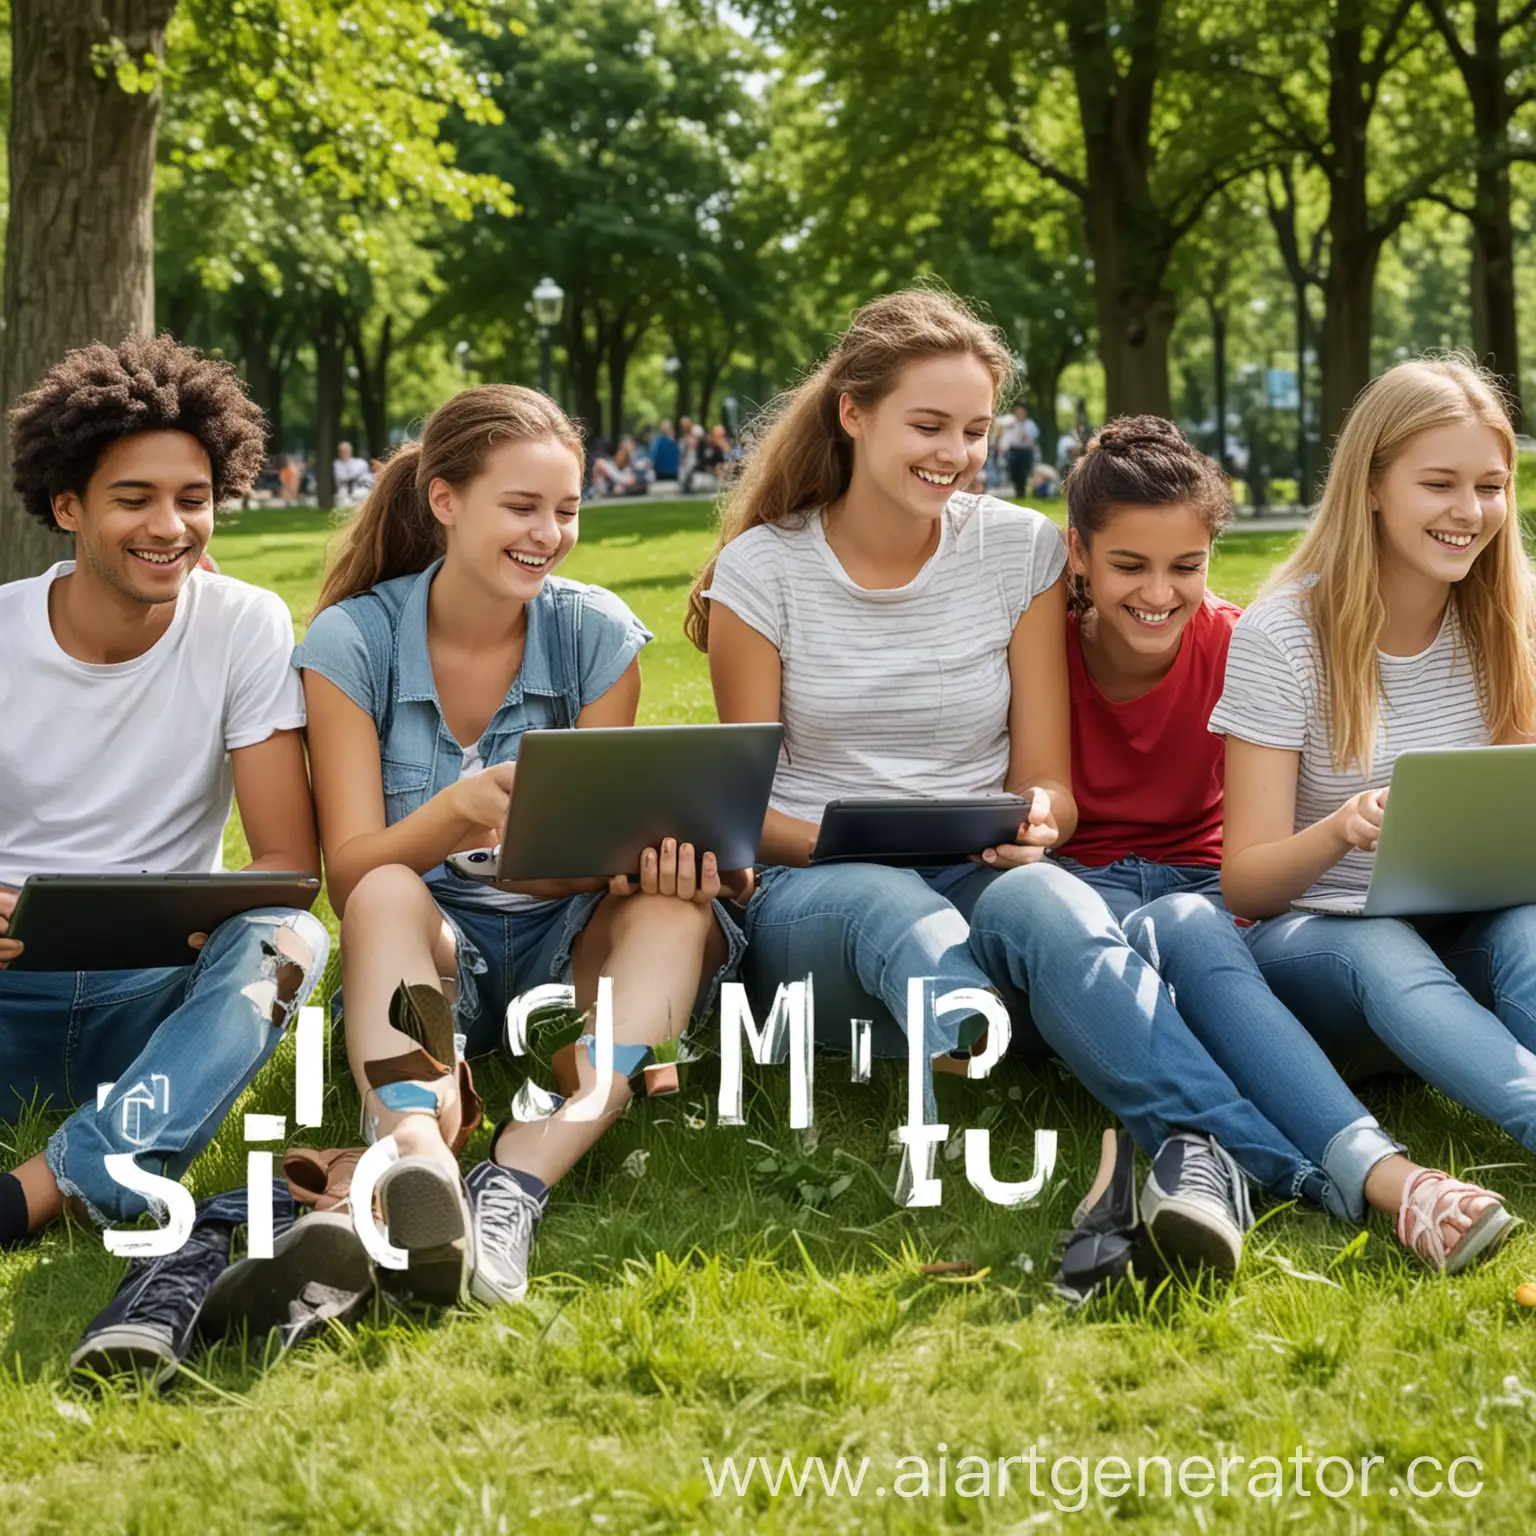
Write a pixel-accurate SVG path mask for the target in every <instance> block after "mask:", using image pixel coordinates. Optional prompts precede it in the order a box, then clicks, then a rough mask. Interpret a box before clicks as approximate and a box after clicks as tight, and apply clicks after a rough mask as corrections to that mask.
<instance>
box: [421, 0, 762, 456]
mask: <svg viewBox="0 0 1536 1536" xmlns="http://www.w3.org/2000/svg"><path fill="white" fill-rule="evenodd" d="M476 47H477V51H478V53H479V55H480V57H481V59H482V60H483V62H484V67H485V69H486V70H487V71H488V72H489V74H490V76H491V78H493V80H494V81H495V83H494V85H493V86H492V88H491V95H492V99H493V100H494V101H495V102H496V103H497V104H498V106H499V107H500V108H501V110H502V111H503V112H504V113H505V114H506V118H507V121H508V123H509V125H511V127H512V131H503V130H500V129H494V128H488V127H477V126H475V125H474V124H469V125H467V126H466V127H465V128H464V130H463V132H462V135H461V159H462V163H463V164H464V165H465V166H466V167H472V168H474V169H475V170H477V171H479V172H480V173H482V174H486V175H494V176H497V177H499V178H501V179H503V180H505V181H507V182H510V183H511V184H512V185H514V186H515V187H516V188H517V190H518V198H519V200H520V202H521V203H522V205H523V207H524V210H525V212H524V214H523V215H522V216H521V217H519V218H517V219H514V220H507V219H506V218H504V217H499V216H491V215H487V214H484V213H482V214H480V215H477V216H476V217H475V218H474V219H473V220H472V221H471V222H470V223H469V224H467V225H466V226H465V227H464V228H463V229H461V230H458V231H453V232H450V233H449V234H448V235H447V236H446V237H445V239H444V249H445V252H446V258H445V264H444V269H443V275H444V279H445V288H444V292H443V295H442V298H441V300H440V302H439V304H438V305H437V307H436V310H435V315H436V317H437V318H438V319H440V320H442V321H444V322H453V323H458V324H463V325H467V326H473V327H477V328H486V327H489V328H491V330H492V333H493V334H494V333H495V331H497V330H500V331H502V332H503V334H504V333H505V331H506V330H507V328H508V326H509V323H510V324H511V325H512V326H513V327H515V328H520V327H521V326H522V325H523V324H524V322H523V321H522V320H521V315H522V313H523V311H524V308H525V305H526V304H527V296H528V294H529V293H530V292H531V291H532V289H533V287H534V285H535V283H537V282H538V280H539V279H540V278H541V277H542V276H545V275H549V276H552V277H553V278H555V279H556V281H557V282H559V284H560V286H561V287H562V288H563V289H564V290H565V294H566V299H565V310H564V316H563V318H562V321H561V328H560V340H561V342H562V344H563V350H564V354H565V357H566V359H567V368H568V374H569V388H570V393H571V396H572V398H573V401H574V405H575V409H576V411H577V413H578V414H579V415H580V416H582V417H583V418H584V419H585V420H586V421H587V422H588V423H589V424H590V425H591V426H592V427H593V428H594V429H598V430H600V429H602V428H603V427H604V426H606V428H607V430H608V431H609V432H610V433H611V434H612V435H613V436H617V435H618V434H619V433H620V432H621V431H622V429H623V424H624V387H625V379H626V375H627V372H628V369H629V366H630V363H631V361H632V359H633V358H634V356H635V353H636V350H637V348H639V347H640V345H641V343H642V342H643V341H644V340H645V339H646V338H647V337H648V336H649V335H650V334H651V332H652V329H653V327H655V326H656V325H657V323H658V320H659V319H661V318H662V317H665V323H666V326H667V330H668V331H669V332H670V338H669V339H670V344H671V345H672V346H673V348H674V349H675V352H676V355H677V356H678V358H679V360H680V362H683V363H685V364H686V365H687V367H688V368H689V370H690V372H692V371H693V370H696V369H698V368H701V367H705V366H708V364H709V360H710V359H711V358H712V357H714V358H718V357H719V356H720V355H721V354H722V353H723V354H725V355H728V354H729V351H730V350H731V349H732V348H733V347H734V346H735V345H736V344H737V343H738V340H745V339H746V338H747V336H748V334H749V332H750V331H751V329H752V327H753V326H754V324H760V323H761V321H762V317H763V315H764V314H765V313H766V312H767V310H768V307H769V306H770V305H771V303H772V295H771V294H770V293H769V292H767V291H765V288H764V285H763V283H762V282H761V281H760V280H759V277H758V274H757V273H756V270H755V268H754V265H753V256H754V253H755V251H756V250H757V249H758V248H759V246H760V243H761V241H762V239H763V234H762V231H761V229H760V227H758V225H757V223H756V221H754V220H753V219H752V218H751V217H750V216H749V215H748V213H747V212H746V211H745V210H744V209H743V208H742V207H741V206H740V204H741V195H740V194H741V186H742V178H743V167H744V165H745V164H746V162H747V161H748V159H749V157H750V156H751V155H752V154H753V153H754V151H755V150H756V149H757V148H758V146H759V145H760V143H761V142H762V133H763V128H762V121H761V117H762V114H761V106H760V102H759V101H758V99H757V98H756V97H754V96H753V94H752V93H751V92H750V91H749V90H748V88H747V87H748V83H749V79H750V77H751V75H752V72H753V71H755V70H757V69H758V68H760V66H761V62H762V61H761V59H760V57H759V55H758V53H757V50H756V49H755V48H754V47H753V45H752V44H751V43H750V42H749V41H748V40H747V39H746V38H745V37H743V36H742V34H741V33H740V32H739V31H737V30H736V29H734V28H732V27H730V26H729V25H727V24H726V23H725V22H724V21H723V20H722V19H721V18H720V16H719V14H718V12H717V10H716V8H715V7H714V6H713V5H712V4H708V3H699V4H690V5H687V6H680V5H671V6H667V7H657V6H655V5H653V4H651V3H650V0H568V3H563V4H560V5H559V6H558V7H556V6H555V5H554V4H552V3H550V0H538V3H535V4H533V5H531V6H530V9H529V12H528V26H527V29H526V30H525V31H523V32H521V33H516V34H514V33H512V32H510V31H509V32H506V33H504V34H503V35H502V36H500V37H496V38H490V37H482V38H479V39H477V40H476ZM717 366H723V364H720V365H717ZM604 398H606V400H607V404H608V413H607V420H606V422H605V421H604V417H603V412H602V408H601V407H602V401H603V400H604Z"/></svg>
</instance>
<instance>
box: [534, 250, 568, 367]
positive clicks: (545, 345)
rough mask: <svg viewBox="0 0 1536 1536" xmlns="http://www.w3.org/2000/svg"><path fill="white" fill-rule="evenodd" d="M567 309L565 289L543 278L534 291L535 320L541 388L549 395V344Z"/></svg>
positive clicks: (550, 278) (548, 278)
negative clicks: (563, 312) (561, 315)
mask: <svg viewBox="0 0 1536 1536" xmlns="http://www.w3.org/2000/svg"><path fill="white" fill-rule="evenodd" d="M564 307H565V289H563V288H562V287H561V286H560V285H559V283H557V282H556V281H555V280H554V278H552V277H541V278H540V279H539V284H538V287H536V288H535V289H534V290H533V318H534V320H535V321H536V322H537V323H538V327H539V388H540V389H542V390H543V391H544V393H545V394H546V395H547V394H548V393H549V344H550V336H551V333H552V332H553V331H554V328H555V327H556V326H557V325H559V324H560V311H561V310H562V309H563V308H564Z"/></svg>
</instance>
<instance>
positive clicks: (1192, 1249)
mask: <svg viewBox="0 0 1536 1536" xmlns="http://www.w3.org/2000/svg"><path fill="white" fill-rule="evenodd" d="M1141 1219H1142V1221H1143V1222H1145V1223H1146V1228H1147V1236H1148V1237H1149V1238H1150V1239H1151V1241H1152V1243H1153V1245H1154V1246H1155V1247H1156V1249H1157V1251H1158V1253H1159V1254H1161V1255H1162V1257H1163V1259H1164V1261H1165V1262H1167V1263H1168V1264H1169V1265H1170V1267H1176V1266H1179V1265H1182V1266H1183V1267H1184V1268H1185V1269H1187V1270H1195V1269H1200V1268H1206V1269H1212V1270H1215V1271H1216V1273H1217V1274H1220V1275H1224V1276H1227V1277H1228V1278H1230V1277H1231V1276H1233V1275H1235V1274H1236V1273H1237V1266H1238V1264H1239V1263H1240V1262H1241V1260H1242V1256H1243V1234H1244V1233H1245V1232H1247V1231H1248V1229H1249V1228H1250V1227H1252V1225H1253V1206H1252V1204H1251V1203H1250V1201H1249V1198H1248V1180H1247V1177H1246V1176H1245V1175H1244V1173H1243V1171H1242V1169H1241V1168H1239V1167H1238V1166H1237V1164H1236V1163H1235V1162H1234V1161H1233V1159H1232V1154H1231V1153H1230V1152H1228V1151H1227V1150H1226V1149H1225V1148H1224V1147H1222V1146H1220V1145H1219V1144H1218V1143H1217V1142H1216V1141H1214V1140H1213V1139H1212V1138H1211V1137H1209V1136H1197V1135H1196V1134H1194V1133H1193V1132H1192V1131H1179V1132H1177V1133H1175V1134H1174V1135H1172V1136H1170V1137H1169V1138H1168V1139H1167V1141H1165V1142H1164V1143H1163V1144H1162V1146H1160V1147H1159V1148H1158V1149H1157V1156H1156V1157H1155V1158H1153V1159H1152V1171H1151V1173H1149V1174H1148V1175H1147V1182H1146V1184H1145V1186H1144V1187H1143V1188H1142V1192H1141Z"/></svg>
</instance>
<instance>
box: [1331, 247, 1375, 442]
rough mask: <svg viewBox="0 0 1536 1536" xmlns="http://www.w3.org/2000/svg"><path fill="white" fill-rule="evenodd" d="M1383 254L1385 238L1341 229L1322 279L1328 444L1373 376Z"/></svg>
mask: <svg viewBox="0 0 1536 1536" xmlns="http://www.w3.org/2000/svg"><path fill="white" fill-rule="evenodd" d="M1380 255H1381V242H1380V240H1377V239H1355V240H1350V241H1348V242H1344V243H1340V241H1339V237H1338V235H1337V234H1335V236H1334V244H1333V248H1332V254H1331V255H1330V257H1329V260H1328V275H1327V277H1326V278H1325V279H1324V280H1323V302H1324V304H1325V306H1326V308H1327V312H1328V323H1327V325H1326V326H1325V327H1324V328H1323V336H1322V343H1323V344H1322V352H1321V367H1320V372H1321V375H1322V379H1321V401H1322V432H1323V443H1324V445H1325V449H1326V448H1327V447H1328V445H1330V444H1331V443H1332V441H1333V439H1334V437H1335V436H1337V434H1338V431H1339V428H1340V427H1341V426H1342V425H1343V422H1344V416H1345V413H1346V412H1347V411H1348V410H1349V408H1350V406H1351V405H1352V404H1353V403H1354V400H1355V397H1356V395H1358V394H1359V393H1360V391H1361V390H1362V389H1364V388H1365V386H1366V385H1367V384H1368V383H1370V380H1371V297H1372V294H1373V292H1374V290H1375V286H1376V262H1377V259H1378V258H1379V257H1380ZM1325 456H1326V453H1325Z"/></svg>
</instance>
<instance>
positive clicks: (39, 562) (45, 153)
mask: <svg viewBox="0 0 1536 1536" xmlns="http://www.w3.org/2000/svg"><path fill="white" fill-rule="evenodd" d="M174 9H175V0H11V125H10V146H9V155H10V220H9V223H8V225H7V227H6V234H5V279H4V296H3V305H4V336H5V346H4V355H3V358H0V409H9V407H10V405H11V403H12V402H13V401H14V400H16V398H17V397H18V396H19V395H21V394H23V393H24V392H25V391H26V390H28V389H30V388H31V387H32V386H33V385H35V384H36V383H37V381H38V380H39V379H40V378H41V377H42V375H43V374H44V373H45V372H46V371H47V370H48V369H49V368H50V367H51V366H52V365H53V364H54V363H56V362H58V360H59V359H60V358H61V357H62V356H63V355H64V353H65V352H67V351H68V350H69V349H70V348H71V347H77V346H80V345H82V344H84V343H85V342H88V341H94V340H102V341H106V342H109V343H114V344H115V343H116V342H118V341H120V340H121V339H122V338H123V337H124V336H125V335H127V334H128V333H129V332H132V331H142V332H150V331H153V330H154V325H155V282H154V253H155V245H154V176H155V135H156V131H157V127H158V122H159V116H160V92H159V90H158V89H157V90H155V91H152V92H149V93H147V94H145V93H142V92H135V93H133V94H130V93H129V92H127V91H125V90H123V88H122V87H121V86H120V85H119V84H118V83H117V80H116V78H115V75H114V74H113V72H112V71H111V70H109V71H108V73H107V76H106V78H105V79H98V78H97V76H96V73H95V70H94V68H93V66H92V62H91V49H92V48H93V47H95V46H97V45H105V44H107V43H110V42H111V41H112V39H114V38H120V39H121V40H122V42H123V43H124V45H125V46H126V48H127V51H128V54H129V56H130V57H131V58H133V59H135V60H141V59H143V57H144V56H145V55H146V54H152V55H153V56H154V57H155V58H156V59H160V58H162V57H163V56H164V52H165V24H166V22H167V21H168V20H169V19H170V15H171V12H172V11H173V10H174ZM10 484H11V473H10V451H9V447H8V446H3V447H0V582H3V581H13V580H16V579H17V578H19V577H22V576H30V575H34V574H36V573H37V572H38V571H40V570H42V569H43V568H44V567H45V566H47V565H48V564H49V563H50V562H51V561H53V560H57V559H59V558H60V557H61V556H63V555H66V554H67V553H68V551H69V547H70V546H69V544H68V543H67V542H66V541H65V540H64V539H62V538H61V537H59V536H58V535H57V534H56V533H54V532H50V531H49V530H47V529H45V528H43V527H41V526H40V525H39V524H38V523H37V521H36V520H35V519H34V518H31V517H29V516H28V515H27V513H26V512H25V510H24V509H23V507H22V506H21V503H20V502H19V501H18V500H17V499H16V498H15V496H14V495H13V494H12V493H11V489H10Z"/></svg>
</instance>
